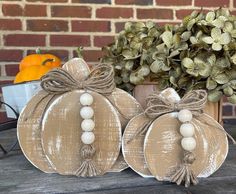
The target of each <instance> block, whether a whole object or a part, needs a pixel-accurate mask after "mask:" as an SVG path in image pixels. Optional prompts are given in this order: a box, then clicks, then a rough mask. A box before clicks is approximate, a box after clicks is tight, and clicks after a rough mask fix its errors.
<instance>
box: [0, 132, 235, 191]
mask: <svg viewBox="0 0 236 194" xmlns="http://www.w3.org/2000/svg"><path fill="white" fill-rule="evenodd" d="M4 137H5V139H6V135H5V136H3V134H0V142H1V141H3V139H4ZM0 192H1V193H4V194H5V193H22V194H26V193H107V194H110V193H122V194H124V193H129V194H130V193H135V194H136V193H137V194H139V193H140V194H145V193H168V194H171V193H177V194H179V193H185V194H194V193H196V194H205V193H207V194H211V193H218V194H227V193H231V194H233V193H236V145H230V149H229V155H228V157H227V159H226V161H225V163H224V164H223V165H222V167H221V168H220V169H219V170H218V171H217V172H216V173H215V174H213V175H212V176H211V177H209V178H206V179H200V183H199V184H198V185H197V186H192V187H190V188H185V187H183V186H176V185H175V184H171V183H167V182H157V181H156V180H155V179H154V178H149V179H144V178H142V177H140V176H139V175H137V174H136V173H135V172H133V171H132V170H130V169H127V170H125V171H123V172H121V173H108V174H106V175H104V176H101V177H94V178H77V177H74V176H61V175H58V174H45V173H43V172H41V171H39V170H37V169H36V168H35V167H34V166H33V165H31V164H30V163H29V162H28V161H27V159H26V158H25V157H24V156H23V155H22V153H21V151H14V152H12V153H11V154H9V155H8V156H6V157H4V158H0Z"/></svg>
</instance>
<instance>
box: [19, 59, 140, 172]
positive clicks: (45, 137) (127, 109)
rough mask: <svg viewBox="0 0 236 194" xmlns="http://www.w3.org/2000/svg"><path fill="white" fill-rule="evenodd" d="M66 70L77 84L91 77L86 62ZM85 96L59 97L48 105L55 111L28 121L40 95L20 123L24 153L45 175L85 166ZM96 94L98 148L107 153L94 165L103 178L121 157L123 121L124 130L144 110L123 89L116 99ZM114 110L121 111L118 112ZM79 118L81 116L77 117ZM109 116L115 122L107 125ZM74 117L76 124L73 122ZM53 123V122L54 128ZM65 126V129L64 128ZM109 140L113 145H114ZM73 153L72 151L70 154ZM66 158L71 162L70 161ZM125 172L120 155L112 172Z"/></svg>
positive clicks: (73, 62)
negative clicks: (82, 109)
mask: <svg viewBox="0 0 236 194" xmlns="http://www.w3.org/2000/svg"><path fill="white" fill-rule="evenodd" d="M76 64H77V65H76ZM63 68H64V69H66V70H67V71H68V72H70V73H71V74H73V77H74V78H75V79H76V80H83V79H85V78H86V77H87V76H88V74H89V73H90V72H89V69H88V66H87V64H86V63H85V62H84V61H83V60H82V59H73V60H71V61H69V62H68V63H66V64H65V65H64V66H63ZM42 92H43V91H42ZM82 93H83V91H82V90H75V91H73V92H70V93H66V94H63V95H61V96H59V97H55V98H54V99H53V100H52V101H51V102H49V103H48V104H47V105H45V104H44V106H47V110H51V109H55V111H46V112H44V111H41V112H40V111H39V113H38V116H37V117H29V118H28V119H27V121H26V119H25V117H27V115H28V114H27V113H28V111H29V110H30V109H31V108H33V107H34V105H35V102H36V101H38V100H39V99H40V98H41V96H40V95H36V96H35V97H34V98H33V99H32V102H31V105H30V106H26V108H25V110H26V111H23V112H22V114H21V116H20V119H19V123H18V139H19V141H20V142H22V143H21V147H22V150H23V151H24V153H25V155H26V156H27V158H28V159H29V160H30V161H31V162H32V163H33V164H34V165H35V166H37V167H38V168H39V169H41V170H42V171H44V172H53V170H52V168H53V169H54V170H56V171H58V172H59V173H60V174H75V173H76V172H75V170H76V167H77V168H78V166H79V162H81V161H80V155H79V154H78V153H79V152H80V148H81V143H80V137H79V136H80V135H81V127H80V123H81V119H80V117H79V114H78V111H79V109H80V104H79V103H78V99H79V97H80V96H81V94H82ZM92 94H93V96H94V99H95V103H94V105H93V106H94V107H93V108H94V112H95V116H94V119H95V123H101V124H100V125H98V126H96V127H95V129H94V134H95V137H96V138H95V139H96V140H95V143H94V144H95V147H99V148H101V149H98V150H103V149H104V150H106V151H104V152H99V151H97V153H96V155H95V157H94V158H95V160H94V161H96V162H95V163H96V165H97V166H99V169H100V172H99V174H104V173H105V172H106V171H107V170H110V169H111V167H112V166H113V165H114V163H115V162H116V159H117V157H118V155H119V149H120V142H121V126H120V124H119V123H120V118H122V125H123V126H124V125H125V124H126V123H127V122H128V120H129V119H127V118H130V117H132V116H133V115H135V114H137V113H139V112H142V108H141V106H140V105H139V104H138V103H137V102H136V101H135V100H134V98H133V97H132V96H130V95H129V94H128V93H126V92H124V91H122V90H120V89H115V91H114V92H113V93H112V95H111V96H107V98H105V97H103V96H102V95H99V94H95V93H92ZM42 95H43V94H42ZM56 102H57V103H56ZM68 102H70V103H68ZM73 102H74V104H73ZM76 102H77V103H76ZM29 104H30V103H29ZM40 106H41V105H40ZM42 106H43V105H42ZM67 106H68V107H67ZM114 106H115V107H117V108H114ZM62 107H67V109H68V110H69V111H67V112H68V114H66V113H65V115H64V116H62V115H61V112H63V111H62ZM102 107H105V108H102ZM44 108H45V107H44ZM44 108H43V107H41V109H43V110H44ZM37 109H38V108H37ZM59 110H60V111H61V112H60V111H59ZM109 113H110V114H109ZM40 115H41V116H42V115H43V120H41V119H40ZM75 115H77V116H76V117H75ZM96 115H98V116H96ZM106 115H109V116H108V117H109V118H113V119H110V120H107V121H106V119H105V117H106ZM104 116H105V117H104ZM71 117H72V118H73V119H74V120H73V119H72V120H70V119H71ZM119 117H120V118H119ZM37 118H38V119H37ZM58 118H60V119H58ZM56 120H58V122H55V121H56ZM68 120H69V121H70V122H69V123H68V122H66V121H68ZM41 121H42V123H41ZM47 121H48V122H47ZM50 122H52V123H53V124H52V123H51V124H50ZM66 123H68V124H66ZM72 123H73V124H72ZM110 123H111V124H110ZM26 124H27V125H28V127H27V130H24V127H25V126H26ZM41 124H43V125H41ZM58 124H59V125H58ZM103 124H104V125H103ZM33 125H35V126H36V125H37V127H35V128H33ZM63 125H64V127H62V126H63ZM71 125H73V127H70V126H71ZM50 126H51V127H50ZM106 131H108V132H107V136H106V137H105V138H104V140H102V139H101V138H102V136H105V135H106ZM72 134H73V135H72ZM36 136H37V137H36ZM24 137H27V139H31V141H25V138H24ZM49 137H50V138H49ZM62 137H63V138H62ZM70 138H72V139H71V141H70V140H69V139H70ZM107 138H108V140H107ZM59 139H60V141H59ZM109 139H110V142H111V143H110V144H109ZM76 140H77V141H76ZM60 142H61V144H60ZM71 142H74V144H73V146H72V145H71ZM99 142H100V143H99ZM101 142H106V143H101ZM59 144H60V146H59ZM35 145H37V146H35ZM107 145H111V146H109V148H110V150H113V152H109V149H107V148H106V146H107ZM112 145H114V146H112ZM58 146H59V147H60V150H58V149H59V147H58ZM70 149H71V151H68V150H70ZM31 150H33V152H34V154H33V155H32V154H30V153H32V151H31ZM67 151H68V152H67ZM45 153H46V155H45ZM52 153H53V154H52ZM58 153H64V154H65V153H67V155H66V156H67V157H61V156H62V155H60V154H58ZM55 158H58V160H56V159H55ZM66 158H67V159H68V160H66ZM106 161H107V162H106ZM60 164H61V165H60ZM45 166H46V167H45ZM125 168H127V164H126V163H125V162H124V160H123V158H122V157H121V155H120V156H119V161H118V162H117V164H116V165H115V166H114V168H113V170H112V171H120V170H122V169H125Z"/></svg>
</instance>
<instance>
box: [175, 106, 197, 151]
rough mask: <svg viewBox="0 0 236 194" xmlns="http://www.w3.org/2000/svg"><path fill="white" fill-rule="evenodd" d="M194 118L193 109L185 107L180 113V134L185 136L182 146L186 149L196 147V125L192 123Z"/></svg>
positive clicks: (189, 149)
mask: <svg viewBox="0 0 236 194" xmlns="http://www.w3.org/2000/svg"><path fill="white" fill-rule="evenodd" d="M192 118H193V115H192V113H191V111H189V110H187V109H183V110H181V111H179V113H178V119H179V121H180V122H181V123H182V125H181V126H180V134H181V135H182V136H183V138H182V140H181V146H182V148H183V149H184V150H186V151H189V152H191V151H193V150H194V149H195V148H196V140H195V139H194V137H193V136H194V126H193V125H192V124H191V123H190V122H191V120H192Z"/></svg>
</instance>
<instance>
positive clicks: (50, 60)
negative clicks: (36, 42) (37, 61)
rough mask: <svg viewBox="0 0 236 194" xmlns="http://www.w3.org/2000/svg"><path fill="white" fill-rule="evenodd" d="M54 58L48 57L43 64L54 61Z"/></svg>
mask: <svg viewBox="0 0 236 194" xmlns="http://www.w3.org/2000/svg"><path fill="white" fill-rule="evenodd" d="M53 61H54V59H46V60H45V61H43V62H42V65H43V66H44V65H46V63H47V62H53Z"/></svg>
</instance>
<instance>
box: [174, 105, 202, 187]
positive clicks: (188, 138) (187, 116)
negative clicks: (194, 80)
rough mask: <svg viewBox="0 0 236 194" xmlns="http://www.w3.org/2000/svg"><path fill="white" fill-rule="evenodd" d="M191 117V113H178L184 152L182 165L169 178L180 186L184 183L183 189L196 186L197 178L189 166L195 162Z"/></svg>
mask: <svg viewBox="0 0 236 194" xmlns="http://www.w3.org/2000/svg"><path fill="white" fill-rule="evenodd" d="M192 118H193V115H192V113H191V111H189V110H187V109H183V110H181V111H179V113H178V119H179V121H180V122H181V123H182V125H181V126H180V134H181V135H182V136H183V138H182V140H181V146H182V148H183V149H184V150H185V152H184V154H183V160H182V164H181V165H180V166H179V168H178V170H177V171H176V172H175V173H174V174H173V176H172V177H171V182H175V183H176V184H177V185H180V184H181V183H182V182H184V184H185V187H189V186H190V184H191V183H192V184H194V185H196V184H197V183H198V180H197V176H196V175H195V174H194V171H193V170H192V169H191V165H192V164H193V162H194V161H195V159H196V158H195V154H194V153H193V152H192V151H193V150H194V149H195V148H196V140H195V139H194V137H193V136H194V126H193V125H192V124H191V120H192Z"/></svg>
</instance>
